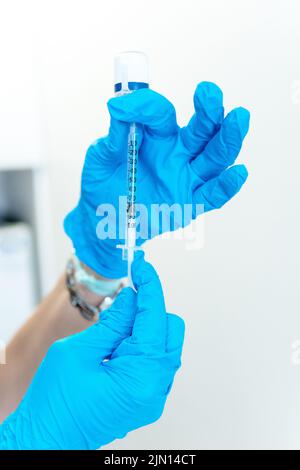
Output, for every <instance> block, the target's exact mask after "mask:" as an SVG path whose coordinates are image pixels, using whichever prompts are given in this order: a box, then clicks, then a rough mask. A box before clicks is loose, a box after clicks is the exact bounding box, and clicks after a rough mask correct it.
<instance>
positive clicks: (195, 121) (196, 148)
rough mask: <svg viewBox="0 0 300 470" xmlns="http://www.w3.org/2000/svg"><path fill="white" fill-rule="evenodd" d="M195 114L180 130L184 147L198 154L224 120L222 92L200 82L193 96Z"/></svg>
mask: <svg viewBox="0 0 300 470" xmlns="http://www.w3.org/2000/svg"><path fill="white" fill-rule="evenodd" d="M194 107H195V114H194V115H193V116H192V118H191V120H190V122H189V123H188V125H187V126H186V127H183V128H182V129H181V138H182V141H183V143H184V145H185V147H186V148H187V149H188V150H189V151H190V152H191V153H192V154H193V155H197V154H199V153H200V152H201V151H202V150H203V149H204V147H205V146H206V144H207V142H209V141H210V139H211V138H212V137H213V136H214V135H215V134H216V132H217V131H218V130H219V129H220V126H221V124H222V122H223V119H224V107H223V93H222V90H221V89H220V88H219V87H218V86H217V85H215V84H214V83H210V82H201V83H199V85H198V86H197V88H196V91H195V94H194Z"/></svg>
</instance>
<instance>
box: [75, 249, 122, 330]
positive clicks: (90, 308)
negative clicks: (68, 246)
mask: <svg viewBox="0 0 300 470" xmlns="http://www.w3.org/2000/svg"><path fill="white" fill-rule="evenodd" d="M82 271H84V268H83V267H82V265H81V263H80V261H79V260H78V259H77V258H76V257H75V256H72V257H71V258H70V259H69V260H68V262H67V266H66V287H67V289H68V291H69V295H70V302H71V304H72V305H73V307H76V308H77V309H78V310H79V313H80V315H81V316H82V317H83V318H84V319H85V320H88V321H90V322H94V321H96V320H98V319H99V315H100V313H101V312H102V311H103V310H106V309H107V308H109V307H110V306H111V305H112V303H113V302H114V300H115V298H116V297H117V295H118V294H119V292H120V291H121V290H122V289H123V287H124V286H125V285H124V283H123V282H122V281H121V280H114V281H107V282H106V281H103V280H101V279H97V278H95V277H94V276H92V275H91V274H90V273H88V272H86V271H84V272H82ZM97 281H98V282H97ZM79 285H82V286H85V287H86V288H87V289H88V290H90V292H93V293H94V294H97V295H98V296H103V299H102V300H101V302H100V303H99V304H98V305H96V306H94V305H91V304H90V303H88V302H87V301H86V300H85V299H84V298H83V297H82V295H81V294H80V293H79V288H78V286H79ZM101 286H103V289H101ZM116 286H117V287H116ZM113 287H114V290H112V288H113ZM108 292H109V295H107V293H108Z"/></svg>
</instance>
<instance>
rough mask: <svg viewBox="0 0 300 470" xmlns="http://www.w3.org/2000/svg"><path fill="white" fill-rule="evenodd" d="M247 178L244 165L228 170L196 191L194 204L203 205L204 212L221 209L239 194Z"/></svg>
mask: <svg viewBox="0 0 300 470" xmlns="http://www.w3.org/2000/svg"><path fill="white" fill-rule="evenodd" d="M247 176H248V171H247V169H246V167H245V166H244V165H235V166H232V167H230V168H228V169H227V170H225V171H223V173H221V174H220V175H219V176H217V177H216V178H213V179H211V180H209V181H208V182H207V183H205V184H203V185H202V186H200V187H199V188H197V189H196V190H195V191H194V204H203V206H204V212H207V211H210V210H212V209H219V208H220V207H222V206H223V205H224V204H225V203H226V202H227V201H229V200H230V199H231V198H232V197H233V196H234V195H235V194H236V193H238V192H239V190H240V189H241V187H242V186H243V184H244V183H245V181H246V179H247Z"/></svg>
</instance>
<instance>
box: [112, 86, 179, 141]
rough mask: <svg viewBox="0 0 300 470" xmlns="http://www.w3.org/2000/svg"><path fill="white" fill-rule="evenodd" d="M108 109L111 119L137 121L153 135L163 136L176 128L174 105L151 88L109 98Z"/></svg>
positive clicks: (127, 121) (172, 132)
mask: <svg viewBox="0 0 300 470" xmlns="http://www.w3.org/2000/svg"><path fill="white" fill-rule="evenodd" d="M108 109H109V112H110V115H111V117H112V118H113V119H115V120H117V121H123V122H126V123H130V122H138V123H140V124H143V125H144V126H145V128H146V129H147V130H148V132H150V133H151V134H153V135H158V136H162V137H164V136H169V135H172V134H174V133H176V132H177V130H178V125H177V122H176V112H175V108H174V106H173V105H172V103H170V101H169V100H167V99H166V98H165V97H164V96H162V95H160V94H159V93H156V92H155V91H153V90H149V89H146V88H145V89H141V90H137V91H135V92H134V93H129V94H127V95H123V96H117V97H115V98H111V99H110V100H109V101H108Z"/></svg>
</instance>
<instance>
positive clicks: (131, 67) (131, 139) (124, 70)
mask: <svg viewBox="0 0 300 470" xmlns="http://www.w3.org/2000/svg"><path fill="white" fill-rule="evenodd" d="M148 87H149V79H148V61H147V57H146V56H145V54H143V53H142V52H136V51H129V52H123V53H121V54H119V55H118V56H117V57H116V58H115V94H116V95H117V96H118V95H125V94H127V93H132V92H134V91H135V90H139V89H141V88H148ZM137 164H138V126H137V124H136V123H134V122H133V123H131V124H130V128H129V134H128V143H127V209H126V235H125V236H126V239H125V245H121V246H120V245H118V247H119V248H122V250H123V259H124V260H127V275H128V284H129V286H131V287H134V286H133V282H132V277H131V265H132V263H133V260H134V254H135V251H136V250H137V249H138V248H137V247H136V206H135V205H136V191H137Z"/></svg>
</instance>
